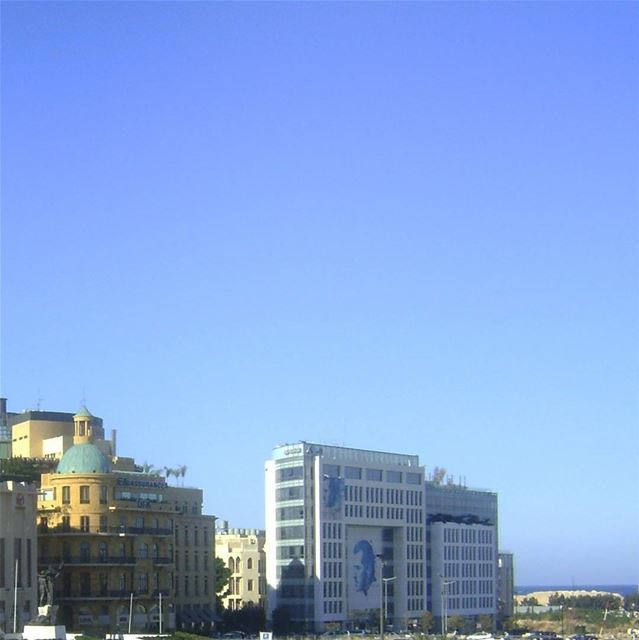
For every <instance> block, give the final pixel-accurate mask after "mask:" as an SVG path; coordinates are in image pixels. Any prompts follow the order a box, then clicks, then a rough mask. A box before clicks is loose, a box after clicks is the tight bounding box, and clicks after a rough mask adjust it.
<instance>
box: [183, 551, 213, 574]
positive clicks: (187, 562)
mask: <svg viewBox="0 0 639 640" xmlns="http://www.w3.org/2000/svg"><path fill="white" fill-rule="evenodd" d="M183 557H184V564H182V563H181V562H180V554H179V553H178V552H176V554H175V570H176V571H200V569H202V570H204V571H208V568H209V552H208V551H205V552H204V553H203V554H202V559H203V564H202V566H200V554H199V553H198V552H197V551H195V552H194V553H193V556H191V554H190V553H189V552H188V551H184V555H183ZM191 560H192V562H191Z"/></svg>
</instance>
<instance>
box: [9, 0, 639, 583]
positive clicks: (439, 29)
mask: <svg viewBox="0 0 639 640" xmlns="http://www.w3.org/2000/svg"><path fill="white" fill-rule="evenodd" d="M638 15H639V5H637V4H636V3H622V2H618V3H567V2H566V3H560V2H558V3H541V2H539V3H498V2H493V3H488V2H486V3H472V4H471V3H462V2H459V3H285V2H281V3H207V2H200V3H195V2H193V3H173V2H166V3H147V2H140V3H126V2H114V3H109V2H97V3H92V2H86V3H72V2H49V3H38V2H30V3H17V2H12V3H6V2H5V3H2V6H1V20H2V221H1V222H2V227H1V229H2V310H1V312H2V336H1V337H2V342H1V346H2V353H1V365H2V367H1V374H2V376H1V388H0V391H1V393H2V394H3V395H4V396H6V397H8V399H9V409H10V410H14V411H20V410H22V409H25V408H35V407H36V406H37V404H38V401H39V402H40V406H41V408H44V409H49V410H57V411H75V410H76V409H77V408H78V407H79V406H80V403H81V402H82V399H83V397H84V398H85V399H86V402H87V405H88V407H89V408H90V409H91V411H92V412H93V413H94V414H96V415H99V416H101V417H102V418H103V419H104V421H105V427H106V429H107V431H108V430H109V429H110V428H117V429H118V441H119V449H120V453H122V455H133V456H135V457H136V458H137V459H138V460H139V461H145V460H146V461H148V462H150V463H154V464H156V465H158V466H163V465H169V466H172V465H173V466H175V465H177V464H187V465H188V472H187V476H186V482H187V483H189V484H193V485H196V486H201V487H203V488H204V490H205V498H206V509H207V511H208V512H209V513H214V514H215V515H217V516H218V517H220V518H223V519H228V520H230V522H231V526H239V527H260V526H263V520H264V516H263V509H264V507H263V502H264V489H263V462H264V460H265V459H267V458H268V457H270V454H271V449H272V447H273V446H275V445H276V444H280V443H284V442H294V441H297V440H300V439H306V440H310V441H316V442H324V443H330V444H337V445H345V446H349V447H358V448H371V449H379V450H390V451H398V452H401V453H410V454H418V455H419V456H420V458H421V460H422V462H423V463H424V464H425V465H426V466H427V468H428V469H430V470H432V468H433V467H435V466H440V467H445V468H446V469H447V470H448V471H449V473H450V474H451V475H453V476H454V478H455V479H456V480H458V479H459V478H460V477H463V478H465V481H466V482H467V484H468V485H469V486H473V487H484V488H489V489H492V490H495V491H497V492H498V493H499V498H500V518H501V522H500V536H501V546H502V548H504V549H508V550H510V551H512V552H514V553H515V555H516V580H517V582H518V583H520V584H526V583H528V584H531V583H535V584H543V583H548V584H550V583H567V584H570V583H571V582H574V583H577V584H583V583H589V582H590V583H598V584H602V583H611V584H612V583H628V582H633V583H636V582H637V581H638V574H639V572H638V568H639V554H638V540H639V526H638V524H639V523H638V519H639V516H638V504H639V489H638V482H637V478H638V473H637V472H638V457H639V443H638V420H637V419H638V415H639V411H638V402H637V397H638V396H637V391H638V381H639V379H638V367H637V363H638V358H637V357H638V354H639V349H638V347H639V345H638V341H637V335H638V334H637V326H638V322H637V321H638V305H637V302H638V300H637V291H638V287H637V285H638V260H637V255H638V254H637V239H638V235H637V231H638V230H637V211H638V202H639V199H638V189H637V177H638V175H639V160H638V159H639V153H638V149H639V126H638V117H637V113H638V112H639V99H638V96H639V91H638V78H639V65H638V60H637V52H638V47H637V33H638V26H639V20H638ZM39 398H40V400H38V399H39Z"/></svg>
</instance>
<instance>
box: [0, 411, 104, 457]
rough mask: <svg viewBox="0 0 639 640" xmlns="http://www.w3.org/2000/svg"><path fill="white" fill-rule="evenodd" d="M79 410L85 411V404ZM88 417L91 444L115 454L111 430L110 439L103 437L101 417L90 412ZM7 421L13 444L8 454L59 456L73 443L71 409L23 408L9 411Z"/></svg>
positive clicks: (72, 416)
mask: <svg viewBox="0 0 639 640" xmlns="http://www.w3.org/2000/svg"><path fill="white" fill-rule="evenodd" d="M83 413H88V412H87V409H86V407H82V409H80V411H79V412H78V414H75V415H80V414H83ZM89 415H90V414H89ZM85 417H87V416H85ZM90 418H91V427H92V438H93V444H95V445H96V446H97V447H98V448H99V449H100V450H101V451H102V452H103V453H104V454H105V455H107V456H113V455H115V432H113V434H112V439H111V440H105V439H104V428H103V426H102V418H98V417H97V416H92V415H90ZM9 425H10V427H11V438H12V445H13V452H12V455H13V456H14V457H16V458H45V459H55V460H60V459H61V458H62V456H63V454H64V452H65V451H66V450H67V449H69V448H70V447H71V446H73V438H74V433H75V422H74V414H73V413H64V412H62V411H40V410H38V411H32V410H26V411H23V412H22V413H10V414H9Z"/></svg>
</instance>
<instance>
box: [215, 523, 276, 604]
mask: <svg viewBox="0 0 639 640" xmlns="http://www.w3.org/2000/svg"><path fill="white" fill-rule="evenodd" d="M221 525H222V526H221V527H218V529H217V530H216V532H215V557H216V558H219V559H220V560H222V561H223V562H224V564H225V566H226V567H228V569H229V570H230V572H231V577H230V579H229V584H228V589H227V593H226V595H225V596H224V597H223V598H222V604H223V605H224V608H225V609H229V610H231V611H234V610H237V609H241V608H242V607H243V606H244V605H245V604H248V603H251V604H254V605H256V606H258V607H260V608H262V609H265V608H266V573H265V571H266V555H265V552H264V541H265V539H266V533H265V532H264V530H260V529H229V527H228V522H226V521H224V522H222V523H221Z"/></svg>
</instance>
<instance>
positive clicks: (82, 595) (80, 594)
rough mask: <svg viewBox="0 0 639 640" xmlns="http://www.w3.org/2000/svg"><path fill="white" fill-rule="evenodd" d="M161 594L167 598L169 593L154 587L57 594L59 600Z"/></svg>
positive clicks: (151, 596) (109, 598) (124, 598)
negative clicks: (150, 588) (151, 588)
mask: <svg viewBox="0 0 639 640" xmlns="http://www.w3.org/2000/svg"><path fill="white" fill-rule="evenodd" d="M160 593H161V594H162V597H163V598H168V597H169V596H170V595H171V591H170V590H169V589H160V590H159V591H158V590H157V589H156V590H154V591H150V590H149V589H147V590H143V591H140V590H137V591H131V590H130V589H75V590H73V591H63V592H62V593H61V594H60V595H59V596H58V595H56V597H57V598H59V599H60V600H87V599H91V600H94V599H95V600H99V599H103V600H128V599H129V598H130V597H131V594H133V597H134V598H148V599H155V598H158V597H159V596H160Z"/></svg>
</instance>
